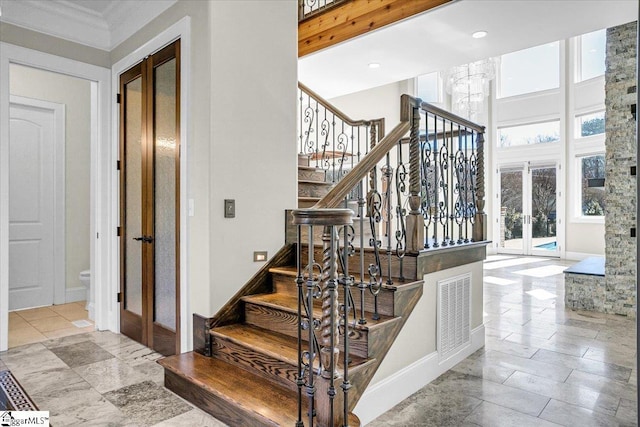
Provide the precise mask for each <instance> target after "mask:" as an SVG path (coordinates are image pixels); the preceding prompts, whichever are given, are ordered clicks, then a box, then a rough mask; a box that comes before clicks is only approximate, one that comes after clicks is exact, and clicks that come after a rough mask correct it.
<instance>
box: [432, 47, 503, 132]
mask: <svg viewBox="0 0 640 427" xmlns="http://www.w3.org/2000/svg"><path fill="white" fill-rule="evenodd" d="M497 65H498V60H497V59H496V58H488V59H483V60H481V61H476V62H471V63H469V64H464V65H458V66H457V67H453V68H451V69H450V70H449V71H448V72H447V73H446V74H445V82H446V89H447V93H449V94H451V108H452V110H453V112H454V113H456V114H458V115H460V116H462V117H466V118H467V119H469V120H471V121H477V120H478V116H479V115H480V114H481V113H482V112H483V111H484V99H485V98H486V97H487V96H488V95H489V82H490V81H491V80H493V79H494V78H495V76H496V68H497Z"/></svg>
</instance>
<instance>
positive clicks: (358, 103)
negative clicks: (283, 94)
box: [303, 80, 413, 132]
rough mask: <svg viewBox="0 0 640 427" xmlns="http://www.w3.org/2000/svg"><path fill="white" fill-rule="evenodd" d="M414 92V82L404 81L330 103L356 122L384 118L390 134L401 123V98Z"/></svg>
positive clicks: (341, 97)
mask: <svg viewBox="0 0 640 427" xmlns="http://www.w3.org/2000/svg"><path fill="white" fill-rule="evenodd" d="M303 83H304V82H303ZM310 89H311V90H313V88H310ZM412 92H413V86H412V81H411V80H403V81H399V82H395V83H391V84H388V85H384V86H379V87H374V88H372V89H368V90H364V91H361V92H356V93H352V94H349V95H344V96H339V97H337V98H332V99H330V100H329V102H331V104H333V105H334V106H335V107H337V108H338V109H339V110H341V111H342V112H343V113H345V114H346V115H348V116H349V117H350V118H352V119H354V120H360V119H365V120H366V119H378V118H381V117H384V119H385V128H386V131H387V132H389V131H391V129H393V128H394V126H395V125H397V124H398V123H400V97H401V96H402V95H403V94H405V93H406V94H409V95H411V94H412Z"/></svg>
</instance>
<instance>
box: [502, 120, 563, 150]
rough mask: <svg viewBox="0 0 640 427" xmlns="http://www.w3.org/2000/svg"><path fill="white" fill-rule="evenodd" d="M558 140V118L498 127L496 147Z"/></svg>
mask: <svg viewBox="0 0 640 427" xmlns="http://www.w3.org/2000/svg"><path fill="white" fill-rule="evenodd" d="M559 140H560V120H553V121H550V122H541V123H531V124H526V125H518V126H505V127H501V128H498V147H500V148H506V147H516V146H519V145H531V144H543V143H546V142H558V141H559Z"/></svg>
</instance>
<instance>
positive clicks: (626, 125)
mask: <svg viewBox="0 0 640 427" xmlns="http://www.w3.org/2000/svg"><path fill="white" fill-rule="evenodd" d="M635 72H636V23H635V22H631V23H628V24H625V25H621V26H618V27H614V28H609V29H608V30H607V60H606V72H605V104H606V179H605V191H606V204H607V206H606V209H605V257H606V261H605V280H606V289H605V295H606V300H605V304H604V309H605V311H606V312H608V313H615V314H622V315H627V316H630V317H635V315H636V295H635V287H636V238H635V237H631V229H632V228H634V227H635V226H636V177H635V176H632V175H631V172H630V168H631V166H635V165H636V129H635V127H636V122H635V120H634V118H633V115H632V110H631V109H632V106H633V105H635V103H636V74H635Z"/></svg>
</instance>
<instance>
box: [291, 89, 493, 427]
mask: <svg viewBox="0 0 640 427" xmlns="http://www.w3.org/2000/svg"><path fill="white" fill-rule="evenodd" d="M401 104H402V107H401V108H402V110H401V123H400V124H399V125H397V126H396V127H395V128H394V129H393V130H392V131H391V132H390V133H389V134H388V135H387V136H385V137H384V138H382V139H381V140H380V141H378V140H377V139H373V138H372V139H371V141H370V142H371V146H370V148H369V149H368V154H367V155H366V156H363V157H362V158H361V159H359V162H357V163H356V164H354V166H353V168H352V169H351V170H350V172H349V173H347V174H346V175H345V176H344V177H343V178H342V179H341V180H340V181H339V182H337V183H336V185H335V186H334V187H333V188H332V190H331V191H330V192H329V194H327V196H325V197H324V198H322V199H321V200H320V202H318V204H316V205H315V206H314V207H313V208H310V209H299V210H294V211H293V213H292V215H293V224H294V225H296V226H297V247H298V253H297V259H298V274H297V281H296V283H297V286H298V324H299V330H298V353H299V358H298V359H299V360H298V378H297V379H298V381H297V384H298V396H299V399H298V417H299V418H298V424H297V425H298V426H304V425H307V426H308V427H312V426H314V425H320V426H334V425H335V426H339V425H340V426H348V412H349V407H348V402H349V389H350V388H351V382H350V380H349V358H350V356H349V351H350V350H349V349H350V336H351V333H352V332H354V331H355V329H356V328H357V327H358V325H361V324H366V323H368V322H371V321H375V320H378V319H380V317H381V313H380V312H379V307H378V296H379V294H380V292H381V290H383V288H384V287H385V286H387V285H393V284H394V282H396V281H397V282H404V281H405V275H404V270H403V260H404V258H405V256H406V255H407V254H408V253H414V254H416V253H418V252H421V251H425V250H437V249H438V248H440V247H444V246H446V247H449V246H452V245H464V244H468V243H471V242H474V241H484V240H486V230H485V229H484V227H485V218H484V212H483V208H484V166H483V165H484V163H483V157H484V152H483V148H484V147H483V142H484V128H483V127H481V126H479V125H476V124H474V123H471V122H469V121H467V120H465V119H462V118H460V117H457V116H455V115H453V114H451V113H449V112H447V111H444V110H441V109H439V108H437V107H434V106H432V105H429V104H426V103H421V102H420V100H417V99H415V98H412V97H410V96H407V95H403V96H402V102H401ZM407 133H409V137H408V138H406V137H405V136H406V135H407ZM353 194H356V200H357V208H353V205H352V204H349V197H348V196H349V195H351V196H352V195H353ZM339 206H344V208H343V209H340V208H338V207H339ZM347 207H352V209H346V208H347ZM317 236H321V241H322V249H321V252H319V251H318V249H316V248H315V245H316V242H317V240H316V239H318V238H319V237H317ZM425 236H426V237H425ZM304 248H307V249H306V250H305V249H304ZM350 258H353V260H351V261H350ZM351 266H353V267H351ZM413 274H414V276H413V277H409V279H411V280H416V277H415V272H414V273H413ZM314 305H316V306H321V313H322V315H321V317H320V318H315V319H314V317H313V307H314ZM365 308H367V310H365ZM339 358H340V359H339ZM339 360H341V362H342V363H341V364H340V367H339V368H338V365H339ZM339 389H341V392H340V391H339ZM321 394H324V397H323V399H319V397H320V395H321ZM305 401H306V407H307V412H306V413H305V412H304V406H305V405H304V403H305ZM319 402H323V403H319ZM318 405H323V406H322V407H319V406H318ZM306 420H308V422H307V423H306V424H305V421H306Z"/></svg>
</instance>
